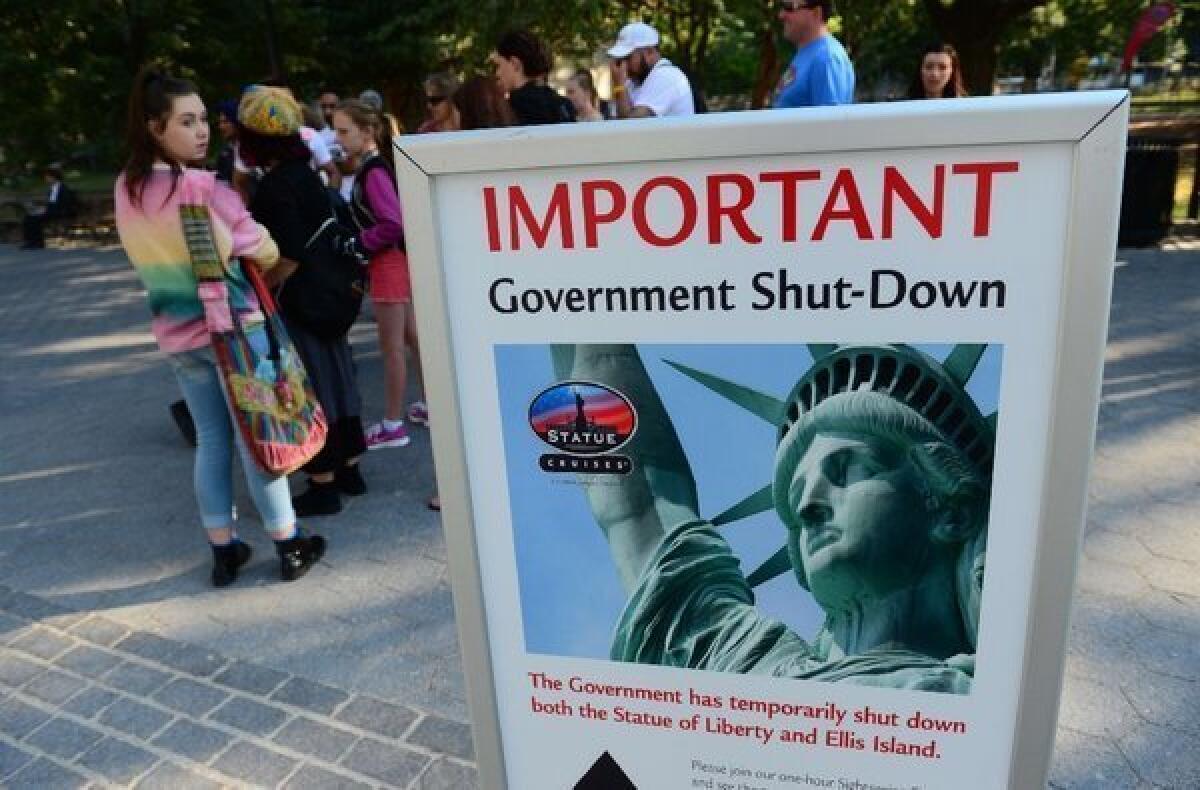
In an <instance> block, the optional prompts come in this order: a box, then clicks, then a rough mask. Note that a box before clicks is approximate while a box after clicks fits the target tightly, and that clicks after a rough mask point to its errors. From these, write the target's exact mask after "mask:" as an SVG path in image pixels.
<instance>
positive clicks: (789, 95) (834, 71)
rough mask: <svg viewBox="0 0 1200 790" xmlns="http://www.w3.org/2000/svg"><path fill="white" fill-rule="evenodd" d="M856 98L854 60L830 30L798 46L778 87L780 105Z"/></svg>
mask: <svg viewBox="0 0 1200 790" xmlns="http://www.w3.org/2000/svg"><path fill="white" fill-rule="evenodd" d="M853 101H854V64H853V63H851V62H850V57H849V56H848V55H847V54H846V50H845V49H843V48H842V45H841V42H839V41H838V40H837V39H836V38H834V37H833V36H831V35H829V34H828V33H826V34H825V35H823V36H821V37H820V38H818V39H817V40H816V41H812V42H810V43H808V44H805V45H804V46H803V47H801V48H800V49H798V50H796V54H795V55H794V56H793V57H792V62H791V63H790V64H788V67H787V70H785V71H784V72H783V76H781V77H780V78H779V86H778V87H777V88H776V89H775V107H777V108H780V107H819V106H822V105H826V104H850V103H852V102H853Z"/></svg>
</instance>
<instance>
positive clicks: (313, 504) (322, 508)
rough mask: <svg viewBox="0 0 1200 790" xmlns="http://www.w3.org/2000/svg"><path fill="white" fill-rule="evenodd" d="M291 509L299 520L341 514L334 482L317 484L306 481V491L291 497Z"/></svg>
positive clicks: (340, 500) (339, 498) (313, 481)
mask: <svg viewBox="0 0 1200 790" xmlns="http://www.w3.org/2000/svg"><path fill="white" fill-rule="evenodd" d="M292 509H293V510H295V511H296V515H297V516H298V517H300V518H308V517H310V516H332V515H333V514H335V513H341V512H342V498H341V497H340V496H339V495H338V485H337V483H336V482H329V483H318V482H317V481H315V480H309V481H308V490H307V491H305V492H304V493H303V494H301V495H299V496H294V497H292Z"/></svg>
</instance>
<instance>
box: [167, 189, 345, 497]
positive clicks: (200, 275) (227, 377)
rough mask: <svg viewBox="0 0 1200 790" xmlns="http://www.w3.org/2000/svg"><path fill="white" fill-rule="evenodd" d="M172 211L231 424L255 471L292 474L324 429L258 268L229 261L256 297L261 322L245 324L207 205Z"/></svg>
mask: <svg viewBox="0 0 1200 790" xmlns="http://www.w3.org/2000/svg"><path fill="white" fill-rule="evenodd" d="M179 213H180V217H181V219H182V220H183V231H184V235H185V237H186V238H187V246H188V253H189V254H190V255H191V258H192V270H193V272H194V273H195V275H196V286H197V294H198V295H199V297H200V302H201V304H203V305H204V319H205V322H206V323H207V325H208V331H209V335H210V337H211V341H212V347H213V351H214V353H215V355H216V358H217V368H218V369H219V370H220V373H221V381H222V382H223V383H224V385H225V390H226V393H227V394H228V396H229V403H230V405H231V407H232V411H233V416H234V421H235V422H236V423H237V427H238V430H239V431H240V432H241V434H242V438H243V439H244V440H245V442H246V446H247V447H248V448H249V449H250V452H251V455H253V456H254V460H255V462H256V463H257V464H258V466H259V468H260V469H262V470H263V471H264V472H266V473H268V474H271V475H284V474H288V473H290V472H294V471H296V470H297V469H299V468H300V467H301V466H303V465H304V464H306V463H308V462H309V461H310V460H311V459H312V457H313V456H315V455H316V454H317V453H318V452H320V451H321V448H322V447H323V446H324V444H325V434H326V430H327V426H326V421H325V414H324V412H323V411H322V410H321V405H320V404H319V403H318V402H317V397H316V394H315V393H314V392H313V388H312V383H311V382H310V381H309V379H308V374H307V372H306V371H305V370H304V364H303V363H302V362H301V361H300V357H299V355H297V354H296V349H295V348H294V347H293V346H292V342H291V340H290V339H289V338H288V335H287V330H286V329H285V328H284V326H283V321H282V320H280V318H279V315H278V313H277V311H276V308H275V303H274V301H273V300H272V299H271V294H270V291H269V290H268V289H267V287H266V284H265V283H264V282H263V280H262V276H261V275H260V274H259V273H258V270H257V268H255V267H254V266H241V265H240V263H239V262H237V261H232V262H231V264H230V265H231V266H237V267H239V268H241V270H242V273H243V274H244V275H245V277H246V280H247V281H248V282H249V283H250V286H251V288H252V289H253V291H254V293H255V295H256V296H257V297H258V302H259V305H260V306H261V308H262V313H263V317H264V321H263V323H262V324H257V323H255V324H251V325H249V326H247V325H244V324H243V322H242V321H241V318H240V316H239V315H238V312H237V311H236V310H235V309H233V306H232V305H231V304H230V299H229V296H230V294H229V271H228V270H227V269H226V267H225V264H224V262H223V261H222V260H221V256H220V254H219V253H218V252H217V247H216V243H215V242H214V241H213V235H212V225H211V221H210V217H209V211H208V205H207V200H204V199H200V200H194V199H185V200H184V201H183V203H181V205H180V208H179Z"/></svg>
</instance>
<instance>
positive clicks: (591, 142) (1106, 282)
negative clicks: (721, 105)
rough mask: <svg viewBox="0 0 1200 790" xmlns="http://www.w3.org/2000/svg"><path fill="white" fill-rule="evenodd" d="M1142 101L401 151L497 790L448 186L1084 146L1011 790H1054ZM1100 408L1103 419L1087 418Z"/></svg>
mask: <svg viewBox="0 0 1200 790" xmlns="http://www.w3.org/2000/svg"><path fill="white" fill-rule="evenodd" d="M1128 115H1129V94H1128V93H1127V92H1126V91H1096V92H1080V93H1070V94H1047V95H1032V96H1014V97H996V98H992V97H988V98H971V99H954V100H942V101H938V100H935V101H920V102H896V103H885V104H867V105H855V106H846V107H824V108H808V109H800V110H778V111H771V112H734V113H720V114H712V115H702V116H695V117H693V118H687V119H676V118H663V119H655V120H644V121H628V122H606V123H595V124H578V125H561V126H542V127H515V128H506V129H494V130H484V131H472V132H460V133H453V134H433V135H420V136H415V135H408V136H404V137H398V138H396V140H395V149H396V154H397V156H396V160H397V173H398V179H399V184H400V192H401V201H402V205H403V207H404V220H405V230H406V234H405V235H406V241H407V249H408V255H409V259H410V261H411V262H412V264H411V276H412V281H413V288H414V294H415V297H414V303H415V309H416V317H417V325H418V330H419V333H420V338H421V361H422V364H423V368H424V375H425V386H426V389H427V395H428V398H429V401H430V403H433V404H436V406H437V408H436V409H435V411H436V412H437V413H436V414H435V416H434V418H433V422H432V428H433V433H432V440H433V448H434V456H435V466H436V471H437V480H438V489H439V492H440V495H441V499H442V520H443V524H444V529H445V536H446V545H447V553H448V563H449V568H450V573H451V581H452V587H453V592H454V610H455V616H456V620H457V626H458V634H459V640H460V644H461V649H462V657H463V671H464V675H465V682H466V691H467V701H468V704H469V707H470V710H471V716H472V724H473V726H472V730H473V733H474V744H475V755H476V764H477V766H478V770H479V777H480V782H481V785H482V786H484V787H489V788H492V787H495V788H503V787H508V786H509V785H508V783H507V780H506V773H505V765H504V753H503V737H504V736H503V733H502V732H501V730H500V718H499V709H498V700H497V692H496V685H495V679H494V674H493V666H492V659H491V652H490V647H489V639H488V624H487V620H486V615H485V608H484V600H483V589H482V584H481V579H480V558H479V553H478V548H477V543H476V539H475V531H474V524H475V519H474V514H475V512H476V508H478V507H486V505H480V504H478V503H475V502H473V501H472V499H471V491H470V488H469V483H468V477H467V452H466V443H465V438H464V434H463V429H462V411H461V408H462V407H461V403H460V398H459V391H458V388H457V386H456V382H457V381H458V380H459V379H458V375H457V371H456V370H455V366H454V354H453V342H454V337H453V331H452V329H453V328H452V327H451V324H450V314H449V307H448V302H447V290H446V282H445V276H444V269H445V267H446V265H447V262H446V261H445V260H444V259H443V254H442V249H441V243H440V241H439V239H440V234H441V229H440V228H439V223H438V217H436V216H435V209H434V205H435V198H436V194H437V189H438V183H437V182H438V178H439V177H441V176H447V175H454V174H464V173H484V172H500V171H513V170H537V169H543V168H554V167H560V166H587V165H597V166H603V165H609V164H618V163H620V164H628V163H639V162H645V163H660V162H672V161H679V160H688V159H719V158H726V157H749V156H767V155H776V154H800V153H803V154H816V153H843V152H844V153H854V152H867V151H880V150H895V149H909V148H929V149H935V148H940V147H951V146H960V147H961V146H976V145H994V144H1020V143H1068V144H1071V145H1072V146H1073V164H1072V175H1071V181H1070V193H1069V206H1068V207H1067V217H1068V227H1067V229H1066V233H1065V239H1066V247H1065V253H1064V267H1063V273H1062V291H1061V293H1062V298H1061V303H1060V311H1061V312H1060V321H1059V324H1058V327H1057V335H1056V336H1055V337H1054V338H1052V339H1051V338H1047V340H1048V341H1051V342H1053V344H1054V350H1053V354H1054V383H1053V390H1052V396H1051V404H1050V408H1051V419H1050V424H1049V427H1050V430H1049V433H1048V435H1047V436H1046V437H1045V439H1044V441H1045V444H1046V450H1047V454H1046V457H1047V459H1048V462H1047V464H1046V467H1045V469H1044V470H1043V475H1042V491H1043V492H1047V491H1054V492H1057V493H1056V495H1054V496H1046V495H1043V498H1042V501H1041V505H1040V520H1039V523H1038V524H1037V526H1036V556H1035V558H1034V574H1033V589H1032V590H1031V597H1030V609H1029V611H1028V612H1027V614H1026V623H1027V633H1026V641H1025V648H1024V665H1023V671H1022V675H1021V678H1020V689H1021V691H1020V704H1019V706H1018V714H1017V718H1016V721H1015V722H1014V724H1015V732H1014V733H1013V741H1012V742H1013V749H1012V754H1011V759H1010V765H1009V784H1010V786H1011V787H1034V786H1041V785H1044V784H1045V781H1046V775H1047V773H1048V771H1049V767H1050V760H1051V757H1052V753H1053V745H1054V736H1055V726H1056V720H1057V713H1058V704H1059V695H1060V692H1061V687H1062V674H1063V663H1064V655H1065V647H1066V639H1067V625H1068V619H1069V613H1070V606H1071V597H1072V591H1073V588H1074V578H1075V570H1076V565H1077V562H1078V557H1079V552H1080V547H1081V545H1082V537H1083V524H1084V515H1085V509H1086V501H1087V482H1088V474H1089V470H1090V465H1091V456H1092V451H1093V446H1094V437H1095V426H1096V415H1097V407H1098V399H1099V393H1100V386H1101V382H1102V375H1103V363H1104V346H1105V339H1106V336H1107V326H1108V312H1109V300H1110V296H1111V289H1112V280H1113V271H1114V263H1113V260H1114V252H1115V249H1116V237H1117V225H1116V218H1117V215H1118V208H1119V202H1120V185H1121V179H1122V173H1123V166H1124V151H1125V147H1126V129H1127V124H1128ZM1081 404H1083V405H1084V406H1085V407H1084V408H1080V405H1081Z"/></svg>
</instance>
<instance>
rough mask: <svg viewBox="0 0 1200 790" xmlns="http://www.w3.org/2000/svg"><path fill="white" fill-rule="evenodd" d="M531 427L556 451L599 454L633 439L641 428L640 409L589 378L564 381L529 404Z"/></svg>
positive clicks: (543, 392)
mask: <svg viewBox="0 0 1200 790" xmlns="http://www.w3.org/2000/svg"><path fill="white" fill-rule="evenodd" d="M529 426H530V427H531V428H533V432H534V433H536V434H537V435H538V438H540V439H541V440H542V441H543V442H545V443H546V444H548V445H550V446H551V447H553V448H554V449H556V450H561V451H562V452H564V453H571V454H573V455H598V454H600V453H607V452H609V451H611V450H615V449H617V448H618V447H620V446H621V445H623V444H625V443H626V442H627V441H629V439H630V438H631V437H632V436H633V432H634V431H635V430H636V429H637V412H635V411H634V409H633V404H632V403H630V402H629V399H628V398H626V397H625V396H624V395H622V394H621V393H619V392H617V391H616V390H614V389H611V388H609V387H605V386H604V385H602V384H593V383H591V382H588V381H563V382H560V383H558V384H555V385H554V386H553V387H550V388H549V389H546V390H543V391H542V393H541V394H540V395H538V396H537V397H536V398H534V399H533V403H531V404H529Z"/></svg>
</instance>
